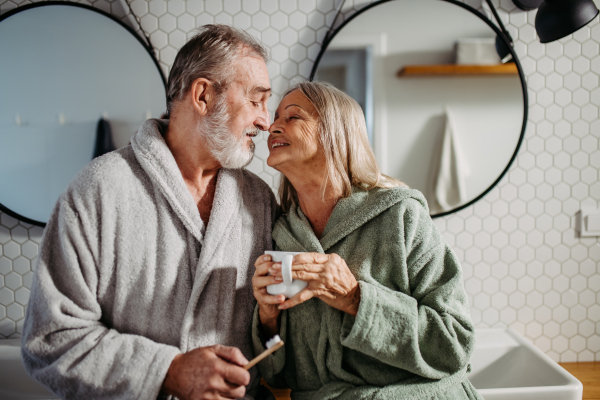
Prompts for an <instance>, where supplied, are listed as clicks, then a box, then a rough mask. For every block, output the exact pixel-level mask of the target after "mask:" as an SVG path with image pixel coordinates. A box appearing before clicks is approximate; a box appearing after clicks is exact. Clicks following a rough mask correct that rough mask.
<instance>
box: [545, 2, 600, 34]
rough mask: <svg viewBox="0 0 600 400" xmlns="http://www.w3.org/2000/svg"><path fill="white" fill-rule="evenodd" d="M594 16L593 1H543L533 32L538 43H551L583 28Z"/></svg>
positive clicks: (596, 13) (595, 10)
mask: <svg viewBox="0 0 600 400" xmlns="http://www.w3.org/2000/svg"><path fill="white" fill-rule="evenodd" d="M596 15H598V8H597V7H596V5H595V4H594V2H593V0H545V1H544V2H543V3H542V5H541V6H540V8H539V9H538V12H537V15H536V17H535V30H536V31H537V34H538V36H539V37H540V42H542V43H548V42H553V41H555V40H558V39H562V38H564V37H565V36H569V35H570V34H571V33H573V32H575V31H577V30H579V29H580V28H582V27H584V26H585V25H587V24H588V23H590V22H591V21H592V20H593V19H594V18H595V17H596Z"/></svg>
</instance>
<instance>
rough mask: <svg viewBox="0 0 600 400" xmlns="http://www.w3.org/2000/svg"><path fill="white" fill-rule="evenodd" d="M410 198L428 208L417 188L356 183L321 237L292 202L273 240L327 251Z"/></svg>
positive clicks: (287, 246) (302, 248) (290, 248)
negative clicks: (367, 187) (358, 185)
mask: <svg viewBox="0 0 600 400" xmlns="http://www.w3.org/2000/svg"><path fill="white" fill-rule="evenodd" d="M407 198H412V199H415V200H417V201H419V202H420V203H421V204H422V205H423V206H424V207H425V209H426V210H428V208H427V201H426V200H425V198H424V197H423V195H422V194H421V193H420V192H419V191H417V190H412V189H409V188H407V187H396V188H391V189H380V188H376V189H372V190H369V191H367V190H364V189H361V188H359V187H357V186H354V187H353V188H352V194H351V195H350V196H349V197H347V198H344V199H341V200H340V201H339V202H338V203H337V205H336V206H335V208H334V209H333V212H332V214H331V216H330V217H329V221H327V225H326V226H325V229H324V230H323V234H322V235H321V239H320V240H319V239H317V237H316V236H315V234H314V231H313V229H312V227H311V225H310V222H309V220H308V218H307V217H306V216H305V215H304V213H303V212H302V210H301V209H300V207H299V206H296V205H292V206H291V207H290V210H289V212H288V214H287V215H285V216H282V217H281V218H279V219H278V220H277V222H276V223H275V227H274V229H273V240H275V243H277V246H278V247H279V248H284V249H287V251H297V252H314V253H325V252H327V250H328V249H330V248H331V247H332V246H334V245H335V244H336V243H337V242H339V241H340V240H342V239H343V238H345V237H346V236H348V235H349V234H350V233H352V232H353V231H355V230H356V229H358V228H360V227H361V226H362V225H364V224H366V223H367V222H369V221H370V220H372V219H373V218H375V217H377V216H378V215H379V214H381V213H382V212H384V211H385V210H387V209H388V208H390V207H392V206H393V205H395V204H396V203H399V202H400V201H402V200H404V199H407ZM427 212H429V211H427Z"/></svg>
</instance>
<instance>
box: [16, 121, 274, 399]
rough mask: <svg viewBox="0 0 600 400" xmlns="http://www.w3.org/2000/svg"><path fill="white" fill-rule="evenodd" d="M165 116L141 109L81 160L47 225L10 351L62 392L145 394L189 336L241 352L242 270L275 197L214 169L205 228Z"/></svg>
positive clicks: (77, 395) (246, 336)
mask: <svg viewBox="0 0 600 400" xmlns="http://www.w3.org/2000/svg"><path fill="white" fill-rule="evenodd" d="M167 127H168V121H166V120H164V121H163V120H148V121H146V122H145V123H144V124H143V125H142V127H141V128H140V130H139V132H138V133H137V134H136V135H135V136H134V137H133V139H132V141H131V146H127V147H124V148H122V149H120V150H117V151H115V152H112V153H109V154H106V155H104V156H102V157H99V158H97V159H95V160H94V161H93V162H91V163H90V164H89V165H88V166H86V167H85V168H84V169H83V170H82V171H81V172H80V173H79V175H78V176H77V177H76V178H75V180H74V181H73V182H72V183H71V184H70V185H69V187H68V189H67V190H66V191H65V193H63V194H62V195H61V197H60V198H59V200H58V202H57V204H56V207H55V208H54V210H53V212H52V215H51V217H50V221H49V222H48V225H47V227H46V230H45V233H44V239H43V242H42V245H41V250H40V256H39V262H38V265H37V270H36V272H35V278H34V281H33V287H32V291H31V299H30V301H29V307H28V309H27V316H26V319H25V325H24V328H23V339H22V355H23V361H24V364H25V367H26V369H27V371H28V372H29V374H30V375H31V376H32V377H34V378H35V379H36V380H38V381H39V382H41V383H43V384H45V385H46V386H47V387H48V388H50V389H51V390H52V391H53V392H54V393H56V394H57V395H59V396H61V397H62V398H65V399H77V400H82V399H86V400H92V399H112V400H115V399H140V400H148V399H155V398H156V397H157V396H158V395H159V390H160V387H161V385H162V382H163V380H164V378H165V375H166V372H167V370H168V367H169V365H170V363H171V361H172V360H173V358H174V357H175V356H176V355H177V354H179V353H180V352H186V351H189V350H192V349H194V348H197V347H200V346H208V345H213V344H217V343H219V344H223V345H229V346H236V347H238V348H240V349H241V350H242V352H243V353H244V355H245V356H246V358H248V359H251V358H252V356H253V352H252V344H251V339H250V331H251V321H252V310H253V308H254V301H253V296H252V286H251V279H252V275H253V273H254V261H255V260H256V259H257V258H258V256H259V255H260V254H262V253H263V252H264V251H265V250H270V249H271V248H272V241H271V230H272V226H273V225H272V221H273V220H274V212H275V208H276V201H275V198H274V196H273V194H272V192H271V190H270V189H269V187H268V186H267V185H266V183H265V182H264V181H263V180H261V179H260V178H258V177H257V176H256V175H254V174H252V173H250V172H248V171H245V170H226V169H222V170H221V171H220V172H219V175H218V179H217V186H216V193H215V198H214V203H213V208H212V213H211V216H210V221H209V223H208V225H207V226H206V229H204V227H203V222H202V219H201V218H200V214H199V212H198V209H197V207H196V204H195V202H194V200H193V198H192V195H191V194H190V192H189V191H188V189H187V187H186V185H185V183H184V180H183V177H182V176H181V173H180V171H179V169H178V167H177V164H176V162H175V159H174V158H173V156H172V154H171V152H170V150H169V148H168V147H167V145H166V143H165V141H164V139H163V137H162V134H164V132H166V129H167ZM204 231H205V233H204ZM251 374H252V381H251V383H250V385H249V388H248V393H249V396H247V398H250V395H252V393H253V392H254V391H255V390H256V388H257V386H258V383H259V376H258V373H257V371H256V370H254V371H251Z"/></svg>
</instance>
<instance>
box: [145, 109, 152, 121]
mask: <svg viewBox="0 0 600 400" xmlns="http://www.w3.org/2000/svg"><path fill="white" fill-rule="evenodd" d="M150 118H152V111H150V110H146V119H150Z"/></svg>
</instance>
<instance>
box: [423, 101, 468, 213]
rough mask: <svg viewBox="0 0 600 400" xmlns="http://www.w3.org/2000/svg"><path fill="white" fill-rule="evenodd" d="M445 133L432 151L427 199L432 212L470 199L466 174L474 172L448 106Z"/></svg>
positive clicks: (440, 210) (451, 207) (447, 208)
mask: <svg viewBox="0 0 600 400" xmlns="http://www.w3.org/2000/svg"><path fill="white" fill-rule="evenodd" d="M445 111H446V125H445V128H444V132H443V136H442V138H441V140H440V141H439V142H438V146H437V148H436V149H435V150H434V152H433V158H432V168H431V176H430V182H429V185H428V186H429V190H428V196H427V197H428V199H427V201H428V203H429V207H430V210H431V213H432V214H436V213H440V212H444V211H449V210H451V209H453V208H455V207H457V206H459V205H461V204H464V203H465V202H466V201H467V189H466V184H465V178H466V177H467V176H469V175H470V174H471V171H470V169H469V166H468V164H467V162H466V159H465V157H464V155H463V154H462V151H461V147H460V143H459V140H458V135H457V133H456V128H455V125H454V121H453V118H452V115H451V113H450V111H449V110H448V109H447V108H446V109H445Z"/></svg>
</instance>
